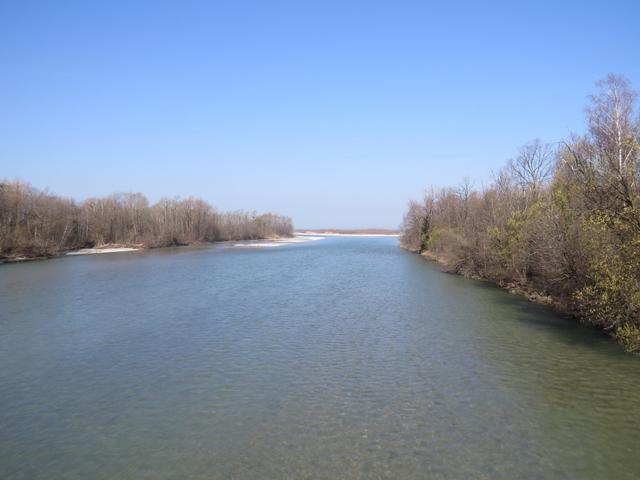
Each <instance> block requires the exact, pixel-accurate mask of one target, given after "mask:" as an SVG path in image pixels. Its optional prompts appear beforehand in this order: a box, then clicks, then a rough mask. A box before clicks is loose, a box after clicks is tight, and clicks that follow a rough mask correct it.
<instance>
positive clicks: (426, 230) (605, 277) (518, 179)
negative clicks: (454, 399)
mask: <svg viewBox="0 0 640 480" xmlns="http://www.w3.org/2000/svg"><path fill="white" fill-rule="evenodd" d="M597 85H598V87H599V91H598V92H597V93H596V94H595V95H593V96H591V97H590V104H589V106H588V108H587V110H586V111H587V126H588V133H586V134H585V135H582V136H577V135H574V136H572V137H571V138H569V139H567V140H565V141H562V142H560V143H559V144H558V145H548V144H544V143H542V142H540V141H538V140H536V141H533V142H531V143H529V144H527V145H525V146H524V147H522V148H521V150H520V152H519V154H518V155H517V156H516V157H515V158H514V159H512V160H510V161H509V162H508V164H507V165H506V167H504V168H503V169H502V170H501V171H500V172H498V173H497V174H496V175H495V176H494V181H493V183H492V184H491V185H489V186H487V187H486V188H482V189H479V190H477V189H474V188H472V185H471V183H470V182H469V181H464V182H463V183H462V184H461V185H459V186H458V187H457V188H444V189H441V190H438V191H432V192H430V193H428V194H427V195H426V196H425V198H424V199H423V200H422V201H420V202H415V201H412V202H410V204H409V209H408V212H407V213H406V215H405V217H404V221H403V228H402V236H401V243H402V245H403V246H404V247H405V248H407V249H409V250H412V251H416V252H421V253H425V254H426V255H428V256H431V257H433V258H436V259H437V260H439V261H440V262H442V263H443V264H444V265H446V267H447V268H448V269H449V270H451V271H454V272H457V273H460V274H463V275H467V276H472V277H479V278H484V279H489V280H491V281H494V282H496V283H498V284H500V285H503V286H508V287H510V288H515V289H517V290H520V291H523V292H525V293H527V294H529V295H530V296H538V299H540V300H542V301H547V303H551V304H554V305H555V306H556V307H559V308H560V309H562V310H565V311H568V312H571V313H573V314H575V315H577V316H578V317H579V318H581V319H582V320H583V321H584V322H586V323H588V324H591V325H594V326H596V327H599V328H601V329H603V330H605V331H607V332H609V333H611V334H612V335H614V336H615V337H616V338H617V339H618V341H619V342H620V343H622V344H623V345H624V346H625V347H626V348H627V349H628V350H630V351H635V352H640V119H639V117H638V111H637V108H636V98H637V95H636V92H634V91H633V90H632V89H631V87H630V85H629V82H628V81H627V80H626V79H625V78H623V77H619V76H614V75H610V76H609V77H607V78H606V79H605V80H603V81H601V82H598V84H597Z"/></svg>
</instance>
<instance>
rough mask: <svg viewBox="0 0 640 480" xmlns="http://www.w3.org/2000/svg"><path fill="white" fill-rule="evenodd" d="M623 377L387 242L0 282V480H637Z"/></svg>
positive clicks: (595, 339) (635, 380)
mask: <svg viewBox="0 0 640 480" xmlns="http://www.w3.org/2000/svg"><path fill="white" fill-rule="evenodd" d="M639 449H640V359H638V358H637V357H633V356H631V355H627V354H624V353H623V352H622V351H621V350H620V349H619V348H618V347H617V346H616V345H615V344H614V343H613V342H612V341H610V340H609V339H608V338H606V337H604V336H603V335H601V334H600V333H598V332H595V331H592V330H589V329H587V328H582V327H580V326H578V325H576V324H575V323H574V322H572V321H567V320H565V319H562V318H559V317H558V316H556V315H554V314H553V313H551V312H550V311H548V310H546V309H544V308H541V307H537V306H534V305H532V304H529V303H527V302H525V301H523V300H521V299H519V298H517V297H514V296H512V295H509V294H507V293H506V292H504V291H502V290H500V289H497V288H494V287H491V286H488V285H486V284H483V283H480V282H473V281H468V280H464V279H462V278H460V277H456V276H451V275H447V274H443V273H441V272H440V271H439V270H438V268H437V267H436V266H434V265H433V264H431V263H429V262H427V261H425V260H424V259H423V258H421V257H419V256H417V255H412V254H409V253H406V252H404V251H402V250H400V249H399V248H398V247H397V241H396V239H393V238H327V239H324V240H320V241H316V242H310V243H306V244H299V245H287V246H281V247H275V248H269V249H267V248H263V249H261V248H231V247H229V246H216V247H207V248H194V249H189V248H183V249H163V250H157V251H147V252H136V253H122V254H105V255H94V256H85V257H75V258H64V259H56V260H51V261H46V262H32V263H26V264H14V265H3V266H0V478H2V479H6V480H9V479H47V480H50V479H62V478H64V479H89V478H90V479H177V478H179V479H186V478H193V479H229V478H240V479H284V478H296V479H297V478H313V479H316V478H317V479H320V478H322V479H325V478H326V479H334V478H346V479H351V478H362V479H369V478H389V479H413V478H425V479H440V478H442V479H462V478H474V479H478V478H480V479H482V478H486V479H499V478H503V479H515V478H517V479H529V478H531V479H538V478H539V479H555V478H558V479H560V478H566V479H607V478H610V479H635V478H639V477H640V454H639V453H638V451H639Z"/></svg>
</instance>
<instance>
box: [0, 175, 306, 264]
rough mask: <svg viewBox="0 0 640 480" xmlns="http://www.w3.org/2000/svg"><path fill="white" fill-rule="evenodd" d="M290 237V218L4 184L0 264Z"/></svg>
mask: <svg viewBox="0 0 640 480" xmlns="http://www.w3.org/2000/svg"><path fill="white" fill-rule="evenodd" d="M292 234H293V226H292V223H291V219H290V218H288V217H283V216H280V215H273V214H270V213H267V214H264V215H256V214H255V213H246V212H231V213H219V212H217V211H216V210H215V209H214V208H213V207H212V206H211V205H210V204H208V203H207V202H205V201H203V200H201V199H194V198H187V199H184V200H180V199H177V198H164V199H162V200H160V201H159V202H158V203H156V204H155V205H149V202H148V200H147V199H146V197H145V196H144V195H142V194H140V193H122V194H115V195H111V196H108V197H105V198H90V199H88V200H86V201H84V202H82V203H77V202H75V201H73V200H71V199H67V198H62V197H59V196H56V195H52V194H50V193H48V192H46V191H41V190H37V189H35V188H33V187H31V186H29V185H27V184H24V183H21V182H0V260H3V259H4V260H11V259H16V258H38V257H47V256H52V255H56V254H58V253H61V252H64V251H68V250H73V249H78V248H84V247H94V246H102V245H120V246H131V245H134V246H143V247H162V246H170V245H185V244H190V243H198V242H216V241H223V240H248V239H258V238H273V237H282V236H291V235H292Z"/></svg>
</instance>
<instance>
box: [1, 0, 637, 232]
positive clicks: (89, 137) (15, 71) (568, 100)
mask: <svg viewBox="0 0 640 480" xmlns="http://www.w3.org/2000/svg"><path fill="white" fill-rule="evenodd" d="M639 20H640V2H638V1H630V0H629V1H626V2H623V1H604V0H603V1H600V2H589V1H575V2H556V1H536V2H529V3H528V5H525V4H524V2H514V1H509V2H476V1H474V2H442V1H441V2H426V1H416V2H404V1H388V2H375V1H352V2H349V1H347V0H343V1H335V2H334V1H326V0H324V1H315V2H311V1H310V2H306V1H291V2H279V1H269V2H267V1H260V2H245V1H238V0H236V1H229V2H214V1H210V2H205V1H203V2H178V1H176V2H172V3H168V2H166V3H165V2H161V1H149V2H143V1H126V2H117V1H112V0H109V1H102V2H87V1H78V2H64V1H47V2H42V3H39V2H31V1H27V0H25V1H18V0H15V1H7V0H0V61H1V64H0V65H1V70H0V178H6V179H21V180H25V181H28V182H30V183H32V184H33V185H34V186H36V187H40V188H49V189H51V190H52V191H54V192H56V193H59V194H62V195H65V196H72V197H74V198H77V199H83V198H86V197H88V196H94V195H105V194H109V193H112V192H119V191H141V192H143V193H145V194H146V195H147V196H148V197H149V199H150V200H151V201H156V200H157V199H159V198H160V197H162V196H167V195H168V196H173V195H180V196H187V195H195V196H201V197H203V198H204V199H206V200H208V201H210V202H212V203H213V204H214V205H216V206H217V207H218V208H220V209H223V210H227V209H257V210H259V211H267V210H271V211H276V212H280V213H284V214H288V215H291V216H292V217H293V218H294V221H295V223H296V225H297V226H298V227H309V228H312V227H318V228H321V227H343V228H348V227H368V226H371V227H374V226H375V227H396V226H397V225H398V224H399V222H400V220H401V216H402V213H403V211H404V207H405V204H406V202H407V199H408V198H409V197H416V196H420V195H421V192H422V190H423V189H424V188H425V187H427V186H429V185H435V186H440V185H448V184H456V183H458V181H459V180H460V179H461V178H462V177H463V176H465V175H466V176H469V177H471V178H472V179H475V180H476V182H477V184H482V183H483V182H487V181H488V180H489V178H490V172H491V171H492V170H496V169H498V168H499V167H500V166H501V165H502V164H503V163H504V162H505V160H506V159H507V158H509V157H510V156H512V155H513V154H514V153H515V152H516V151H517V148H518V146H519V145H521V144H523V143H525V142H527V141H528V140H530V139H533V138H536V137H539V138H541V139H543V140H545V141H557V140H559V139H561V138H563V137H565V136H567V135H568V134H569V133H570V132H572V131H577V132H581V131H583V129H584V120H583V117H584V113H583V110H584V106H585V104H586V96H587V95H588V94H589V93H591V92H592V91H593V89H594V87H593V84H594V82H595V81H596V80H598V79H600V78H602V77H604V76H605V75H606V74H607V73H609V72H613V73H621V74H624V75H626V76H627V77H628V78H629V79H630V80H631V81H632V83H633V84H634V86H635V87H636V88H640V51H639V47H640V26H639V24H638V21H639Z"/></svg>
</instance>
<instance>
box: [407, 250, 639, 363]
mask: <svg viewBox="0 0 640 480" xmlns="http://www.w3.org/2000/svg"><path fill="white" fill-rule="evenodd" d="M416 253H417V252H416ZM420 255H421V256H422V257H424V258H426V259H428V260H430V261H432V262H434V263H437V264H438V265H439V266H440V267H442V270H443V271H444V272H446V273H450V274H454V275H460V276H463V277H465V278H469V279H473V280H481V281H483V282H489V283H491V284H493V285H496V286H498V287H500V288H502V289H504V290H506V291H507V292H509V293H510V294H512V295H518V296H520V297H523V298H525V299H526V300H527V301H529V302H531V303H535V304H538V305H545V306H547V307H550V308H551V309H553V310H554V311H555V312H556V313H558V314H560V315H563V316H565V317H567V318H571V319H573V320H575V321H576V322H578V323H580V324H582V325H584V326H588V327H590V328H593V329H595V330H599V331H601V332H603V333H604V334H606V335H607V336H609V337H611V338H613V339H614V340H615V341H616V342H617V343H619V344H620V345H621V346H622V347H623V348H624V349H625V350H626V351H627V352H629V353H633V354H635V355H640V330H637V329H633V328H630V327H623V328H619V329H617V330H614V329H609V330H607V329H604V328H599V327H598V326H597V325H593V324H592V323H591V322H589V321H588V319H587V318H585V317H584V316H582V315H580V313H579V312H577V311H576V310H575V309H574V308H573V307H572V306H571V302H570V300H568V299H566V298H559V297H555V296H553V295H546V294H544V293H541V292H539V291H536V290H535V289H533V288H531V286H530V285H523V284H521V283H517V282H499V281H495V280H494V279H491V278H486V277H482V276H480V275H474V274H470V273H468V272H464V271H460V270H459V269H457V268H455V267H452V266H451V265H450V263H449V262H448V261H447V259H446V258H444V257H443V256H440V255H437V254H435V253H433V252H431V251H428V250H425V251H424V252H422V253H420Z"/></svg>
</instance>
